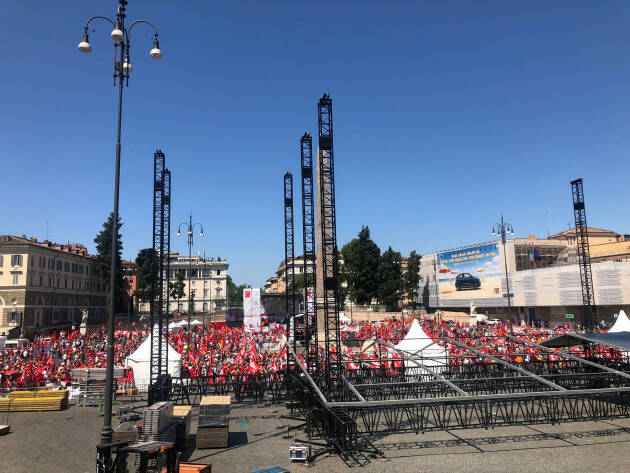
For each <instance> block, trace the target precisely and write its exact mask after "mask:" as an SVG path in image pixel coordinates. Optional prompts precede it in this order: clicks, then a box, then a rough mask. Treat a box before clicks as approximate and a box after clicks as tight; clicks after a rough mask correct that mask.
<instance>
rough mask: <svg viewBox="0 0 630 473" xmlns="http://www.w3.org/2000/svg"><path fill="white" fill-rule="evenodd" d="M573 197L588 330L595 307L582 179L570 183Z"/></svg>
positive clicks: (595, 320) (594, 324) (594, 318)
mask: <svg viewBox="0 0 630 473" xmlns="http://www.w3.org/2000/svg"><path fill="white" fill-rule="evenodd" d="M571 195H572V196H573V215H574V217H575V237H576V242H577V252H578V262H579V265H580V280H581V283H582V304H583V306H584V321H585V323H586V325H587V327H588V328H589V330H590V329H592V328H594V327H595V326H596V325H597V306H596V305H595V292H594V289H593V271H592V268H591V251H590V247H589V244H588V225H587V223H586V207H585V205H584V186H583V183H582V179H581V178H580V179H576V180H574V181H571Z"/></svg>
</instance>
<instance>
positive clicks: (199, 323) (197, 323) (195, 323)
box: [190, 319, 203, 325]
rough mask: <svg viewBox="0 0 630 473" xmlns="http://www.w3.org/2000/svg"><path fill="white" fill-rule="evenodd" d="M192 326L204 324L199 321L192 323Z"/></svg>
mask: <svg viewBox="0 0 630 473" xmlns="http://www.w3.org/2000/svg"><path fill="white" fill-rule="evenodd" d="M190 325H203V322H199V321H198V320H197V319H195V320H193V321H192V322H190Z"/></svg>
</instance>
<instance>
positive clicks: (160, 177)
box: [149, 149, 171, 404]
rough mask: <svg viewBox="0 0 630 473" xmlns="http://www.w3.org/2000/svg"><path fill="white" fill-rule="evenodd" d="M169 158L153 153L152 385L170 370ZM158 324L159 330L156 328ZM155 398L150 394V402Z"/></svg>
mask: <svg viewBox="0 0 630 473" xmlns="http://www.w3.org/2000/svg"><path fill="white" fill-rule="evenodd" d="M165 164H166V157H165V156H164V153H163V152H162V151H161V150H159V149H158V150H157V151H156V152H155V154H154V155H153V251H154V257H155V259H156V261H155V267H156V268H157V271H156V274H155V279H156V280H155V289H156V294H155V299H154V300H152V301H151V363H150V364H151V374H150V380H151V385H154V384H155V383H156V381H157V379H158V377H159V376H160V375H162V374H166V373H167V368H166V367H167V366H168V358H167V357H168V350H165V348H166V343H167V342H166V338H165V335H164V328H165V321H166V322H167V321H168V304H169V289H168V276H169V269H170V268H169V258H168V255H169V253H170V249H171V243H170V234H171V232H170V227H171V173H170V171H169V170H168V169H167V168H166V166H165ZM156 326H157V329H156ZM152 400H154V399H151V395H149V404H151V403H152V402H151V401H152Z"/></svg>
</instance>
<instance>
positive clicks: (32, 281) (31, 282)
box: [31, 274, 34, 286]
mask: <svg viewBox="0 0 630 473" xmlns="http://www.w3.org/2000/svg"><path fill="white" fill-rule="evenodd" d="M33 281H34V279H33V275H32V274H31V286H33V285H34V284H33Z"/></svg>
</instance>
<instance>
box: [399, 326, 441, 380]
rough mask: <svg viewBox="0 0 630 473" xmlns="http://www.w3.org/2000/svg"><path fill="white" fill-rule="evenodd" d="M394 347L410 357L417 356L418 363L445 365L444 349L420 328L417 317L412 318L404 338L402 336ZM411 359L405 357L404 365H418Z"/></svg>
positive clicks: (411, 366) (412, 366)
mask: <svg viewBox="0 0 630 473" xmlns="http://www.w3.org/2000/svg"><path fill="white" fill-rule="evenodd" d="M396 349H397V350H400V351H402V352H404V354H405V355H408V356H409V357H410V358H417V359H418V363H421V364H423V365H425V366H445V365H446V349H445V348H444V347H441V346H440V345H438V344H437V343H435V342H434V341H433V340H431V338H430V337H429V336H428V335H427V334H426V333H425V332H424V330H422V327H421V326H420V324H419V323H418V320H417V319H414V321H413V323H412V324H411V328H410V329H409V332H407V335H405V338H403V339H402V340H401V341H400V343H399V344H398V345H396ZM418 363H415V362H414V361H413V359H409V358H406V359H405V367H407V368H414V367H417V366H418Z"/></svg>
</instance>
